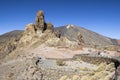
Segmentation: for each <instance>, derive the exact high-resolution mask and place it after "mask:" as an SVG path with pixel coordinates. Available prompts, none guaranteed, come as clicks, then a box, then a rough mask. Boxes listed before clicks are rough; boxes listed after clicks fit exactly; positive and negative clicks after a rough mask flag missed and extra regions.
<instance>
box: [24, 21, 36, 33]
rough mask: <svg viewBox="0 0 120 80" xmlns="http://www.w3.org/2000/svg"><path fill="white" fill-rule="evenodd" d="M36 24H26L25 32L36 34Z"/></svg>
mask: <svg viewBox="0 0 120 80" xmlns="http://www.w3.org/2000/svg"><path fill="white" fill-rule="evenodd" d="M35 30H36V29H35V25H34V24H32V23H31V24H28V25H26V27H25V33H26V34H34V33H35Z"/></svg>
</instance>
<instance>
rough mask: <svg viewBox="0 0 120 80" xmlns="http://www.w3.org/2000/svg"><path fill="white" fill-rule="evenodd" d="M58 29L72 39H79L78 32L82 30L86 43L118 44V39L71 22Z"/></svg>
mask: <svg viewBox="0 0 120 80" xmlns="http://www.w3.org/2000/svg"><path fill="white" fill-rule="evenodd" d="M56 30H60V31H61V34H62V35H63V36H65V37H67V38H68V39H69V40H72V41H77V34H78V32H80V33H81V35H82V36H83V40H84V42H85V43H86V45H101V46H107V45H117V44H118V43H117V40H116V39H112V38H109V37H106V36H103V35H100V34H98V33H96V32H93V31H90V30H88V29H85V28H83V27H79V26H75V25H70V24H69V25H66V26H61V27H57V28H56Z"/></svg>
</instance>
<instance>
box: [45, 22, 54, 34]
mask: <svg viewBox="0 0 120 80" xmlns="http://www.w3.org/2000/svg"><path fill="white" fill-rule="evenodd" d="M46 32H48V33H49V32H50V33H53V32H54V26H53V24H52V23H50V22H49V23H47V29H46Z"/></svg>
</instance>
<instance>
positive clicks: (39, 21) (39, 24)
mask: <svg viewBox="0 0 120 80" xmlns="http://www.w3.org/2000/svg"><path fill="white" fill-rule="evenodd" d="M35 28H36V30H38V31H40V30H42V32H43V31H44V30H46V23H45V20H44V12H43V11H38V12H37V14H36V19H35Z"/></svg>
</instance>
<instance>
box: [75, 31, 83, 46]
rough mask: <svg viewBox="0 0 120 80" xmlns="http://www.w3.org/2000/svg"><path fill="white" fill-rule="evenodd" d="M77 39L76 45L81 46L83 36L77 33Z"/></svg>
mask: <svg viewBox="0 0 120 80" xmlns="http://www.w3.org/2000/svg"><path fill="white" fill-rule="evenodd" d="M77 38H78V45H83V44H84V40H83V36H82V34H81V33H80V32H79V33H78V35H77Z"/></svg>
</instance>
